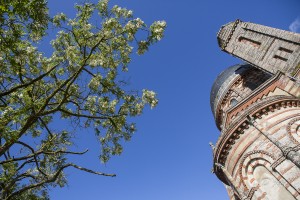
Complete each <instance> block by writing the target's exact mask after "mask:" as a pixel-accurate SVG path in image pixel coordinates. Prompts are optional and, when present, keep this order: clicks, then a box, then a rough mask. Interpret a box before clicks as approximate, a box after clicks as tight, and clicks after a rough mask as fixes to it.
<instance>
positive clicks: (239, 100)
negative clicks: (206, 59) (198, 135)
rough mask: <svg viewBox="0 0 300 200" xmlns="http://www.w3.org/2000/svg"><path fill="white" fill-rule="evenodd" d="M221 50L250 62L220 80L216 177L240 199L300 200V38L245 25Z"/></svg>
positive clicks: (231, 32) (237, 26)
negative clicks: (219, 133)
mask: <svg viewBox="0 0 300 200" xmlns="http://www.w3.org/2000/svg"><path fill="white" fill-rule="evenodd" d="M218 42H219V45H220V47H221V49H222V50H223V51H225V52H227V53H230V54H232V55H234V56H237V57H239V58H241V59H243V60H245V61H247V62H248V63H251V65H249V64H245V65H235V66H233V67H231V68H229V69H228V70H225V71H224V72H223V73H222V74H221V75H219V76H218V78H217V79H216V81H215V84H214V86H213V89H212V93H211V107H212V111H213V113H214V116H215V120H216V125H217V126H218V128H219V129H220V130H221V135H220V137H219V139H218V141H217V143H216V145H215V147H214V152H213V154H214V173H215V174H216V175H217V176H218V178H219V179H220V180H221V181H222V182H223V183H224V184H225V185H226V189H227V191H228V194H229V198H230V199H232V200H234V199H249V200H250V199H253V200H257V199H272V200H276V199H284V200H292V199H300V98H299V96H300V81H299V80H298V78H300V70H299V69H300V64H299V63H300V35H299V34H295V33H291V32H288V31H283V30H279V29H274V28H271V27H266V26H262V25H258V24H253V23H246V22H242V21H240V20H237V21H235V22H232V23H229V24H227V25H225V26H223V27H222V28H221V30H220V31H219V33H218Z"/></svg>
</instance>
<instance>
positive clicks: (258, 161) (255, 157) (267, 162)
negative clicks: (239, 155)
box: [239, 150, 298, 199]
mask: <svg viewBox="0 0 300 200" xmlns="http://www.w3.org/2000/svg"><path fill="white" fill-rule="evenodd" d="M274 162H276V158H275V156H274V155H272V154H271V153H268V152H266V151H262V150H257V151H251V152H249V153H247V154H246V155H245V156H244V157H243V159H242V161H241V162H240V165H239V177H240V181H241V184H242V186H243V187H244V191H247V192H248V195H247V196H248V197H249V199H251V198H252V197H253V196H254V195H255V196H256V198H258V199H264V197H265V195H266V193H264V192H263V191H262V190H261V189H260V185H259V183H258V182H257V181H256V179H255V178H254V170H255V168H256V167H258V166H263V167H265V168H266V169H267V170H268V171H269V172H270V174H272V175H273V176H274V178H275V179H277V180H278V182H279V183H280V184H281V185H282V186H284V187H285V188H286V189H287V191H289V190H290V189H288V187H287V186H288V185H290V184H289V183H288V182H287V181H286V180H285V179H284V178H283V177H282V175H281V174H280V173H278V172H277V171H274V170H273V169H272V167H271V165H272V164H273V163H274ZM289 192H290V193H291V194H292V191H289ZM292 195H293V196H294V197H295V196H298V193H297V194H296V193H295V194H292Z"/></svg>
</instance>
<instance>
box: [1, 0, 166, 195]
mask: <svg viewBox="0 0 300 200" xmlns="http://www.w3.org/2000/svg"><path fill="white" fill-rule="evenodd" d="M75 8H76V9H77V15H76V17H75V18H74V19H70V18H68V17H67V16H66V15H65V14H63V13H61V14H58V15H56V16H54V17H53V18H51V17H50V16H48V8H47V4H46V2H45V1H44V0H22V1H19V0H10V1H2V2H1V5H0V49H1V50H0V66H1V67H0V134H1V135H0V156H1V160H0V170H1V174H0V196H1V199H48V198H49V197H48V194H47V188H48V187H49V186H52V187H55V186H60V187H62V186H64V185H65V184H66V181H67V180H66V177H65V176H64V173H63V171H64V169H66V168H68V167H74V168H77V169H79V170H83V171H86V172H90V173H94V174H98V175H104V176H114V174H105V173H100V172H96V171H93V170H90V169H86V168H84V167H81V166H78V165H76V164H75V163H71V162H69V160H68V155H70V154H76V155H82V154H84V153H85V152H86V151H83V152H73V151H71V150H70V149H72V148H71V147H72V134H73V133H72V131H70V129H68V128H64V129H61V130H57V127H56V128H55V129H53V127H52V125H53V123H54V122H55V121H54V120H55V119H57V118H59V119H63V120H68V121H71V122H72V123H74V124H76V126H77V127H78V126H80V127H85V128H87V127H90V128H93V130H94V131H95V134H96V138H97V139H99V141H100V146H101V150H102V151H101V155H100V159H101V160H102V162H107V161H108V160H109V158H110V156H112V155H119V154H121V153H122V145H121V144H120V143H121V142H122V141H128V140H130V138H131V136H132V134H133V132H134V131H135V130H136V127H135V124H134V123H133V122H131V118H132V117H134V116H138V115H141V114H142V111H143V109H144V107H145V106H146V105H150V106H151V108H153V107H155V106H156V105H157V102H158V101H157V99H156V94H155V92H153V91H149V90H143V91H142V94H140V92H138V91H134V90H131V89H128V83H127V82H126V81H124V80H122V79H121V78H120V74H121V75H122V74H124V73H126V72H127V70H128V64H129V63H130V57H131V54H132V51H133V47H136V48H137V53H138V54H140V55H141V54H144V53H145V52H146V51H147V50H148V48H149V46H150V45H152V44H154V43H156V42H157V41H159V40H161V38H162V37H163V33H164V29H165V27H166V23H165V22H164V21H156V22H154V23H153V24H152V25H151V26H150V27H147V26H146V24H145V23H144V22H143V21H142V20H141V19H139V18H133V13H132V11H131V10H127V9H125V8H121V7H119V6H114V7H112V8H111V9H110V8H109V5H108V0H100V1H99V2H98V3H96V4H93V3H85V4H82V5H76V6H75ZM95 18H97V21H98V22H97V23H94V24H93V23H92V21H93V20H94V19H95ZM99 20H100V22H101V23H99ZM48 26H54V27H56V29H58V30H59V31H58V34H57V37H56V38H55V39H54V40H53V41H52V42H51V44H52V47H53V53H52V55H51V56H50V57H46V56H44V54H43V53H41V52H39V50H38V48H37V46H38V42H39V41H40V40H41V39H42V38H43V37H44V36H45V35H46V33H47V29H48ZM139 38H141V39H139ZM74 128H75V126H74V127H72V129H74ZM75 130H76V129H75ZM75 134H76V132H75ZM36 144H37V145H36Z"/></svg>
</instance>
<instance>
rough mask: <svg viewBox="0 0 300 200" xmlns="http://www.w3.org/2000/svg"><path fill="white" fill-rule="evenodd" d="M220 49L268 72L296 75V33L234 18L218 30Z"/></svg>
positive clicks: (299, 40)
mask: <svg viewBox="0 0 300 200" xmlns="http://www.w3.org/2000/svg"><path fill="white" fill-rule="evenodd" d="M218 42H219V46H220V47H221V49H222V50H223V51H225V52H227V53H229V54H232V55H233V56H236V57H238V58H241V59H243V60H244V61H246V62H248V63H251V64H252V65H253V66H256V67H258V68H261V69H263V70H265V71H268V72H270V73H272V74H275V73H276V72H277V71H282V72H284V73H286V74H288V75H289V76H292V77H298V78H299V77H300V72H299V71H300V70H299V68H300V34H297V33H292V32H289V31H284V30H280V29H276V28H271V27H267V26H263V25H259V24H254V23H249V22H242V21H240V20H236V21H235V22H232V23H229V24H227V25H225V26H223V27H222V28H221V30H220V31H219V33H218Z"/></svg>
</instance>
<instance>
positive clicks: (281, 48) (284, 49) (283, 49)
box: [279, 47, 293, 53]
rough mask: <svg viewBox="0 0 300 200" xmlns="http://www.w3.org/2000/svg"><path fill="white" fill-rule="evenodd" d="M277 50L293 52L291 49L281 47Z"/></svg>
mask: <svg viewBox="0 0 300 200" xmlns="http://www.w3.org/2000/svg"><path fill="white" fill-rule="evenodd" d="M279 51H283V52H286V53H293V51H292V50H290V49H286V48H283V47H279Z"/></svg>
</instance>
